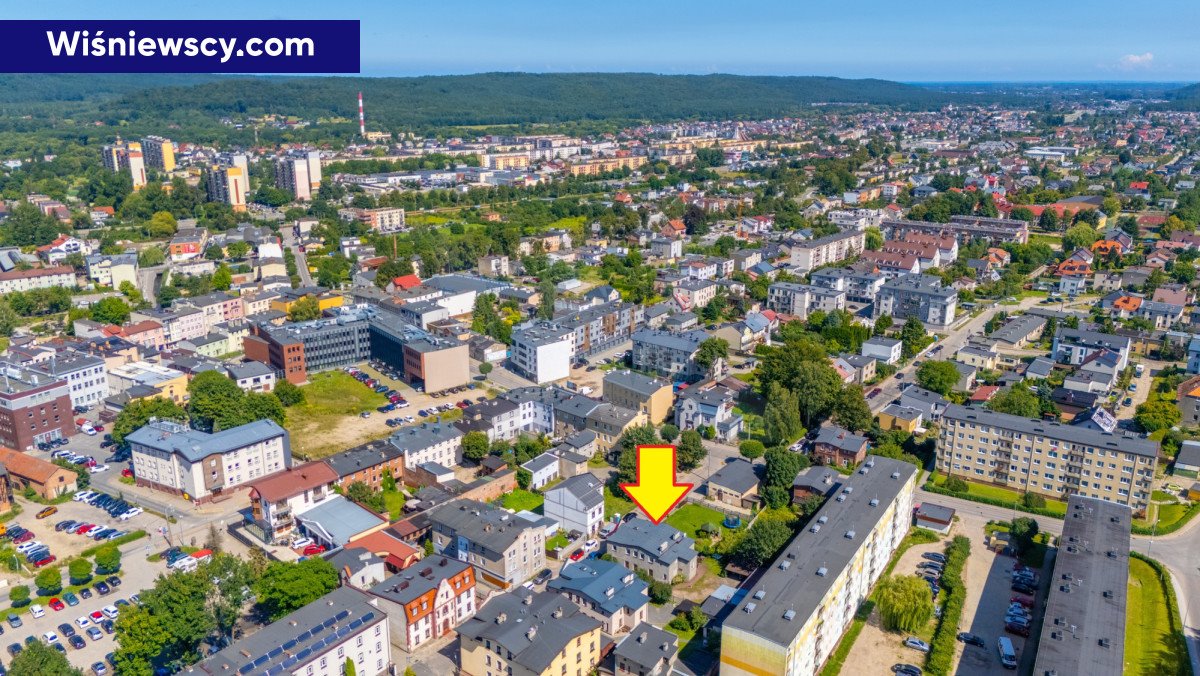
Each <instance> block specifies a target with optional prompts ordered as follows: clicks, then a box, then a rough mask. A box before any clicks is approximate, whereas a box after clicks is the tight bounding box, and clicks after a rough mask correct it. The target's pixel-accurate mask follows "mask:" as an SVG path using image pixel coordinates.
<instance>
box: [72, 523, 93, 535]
mask: <svg viewBox="0 0 1200 676" xmlns="http://www.w3.org/2000/svg"><path fill="white" fill-rule="evenodd" d="M95 527H96V524H94V523H85V524H83V525H82V526H80V527H79V528H76V529H75V534H76V535H83V534H84V533H86V532H88V531H89V530H91V529H92V528H95Z"/></svg>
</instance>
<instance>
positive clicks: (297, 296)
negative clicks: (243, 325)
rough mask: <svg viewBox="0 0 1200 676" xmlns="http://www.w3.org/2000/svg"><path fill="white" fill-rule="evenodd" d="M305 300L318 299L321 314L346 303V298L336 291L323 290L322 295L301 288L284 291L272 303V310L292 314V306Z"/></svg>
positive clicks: (310, 289)
mask: <svg viewBox="0 0 1200 676" xmlns="http://www.w3.org/2000/svg"><path fill="white" fill-rule="evenodd" d="M305 298H316V299H317V307H318V308H319V309H320V310H321V312H324V311H326V310H329V309H332V308H338V307H341V306H342V305H344V304H345V302H346V298H345V297H344V296H342V294H340V293H338V292H336V291H325V290H322V291H321V293H315V292H314V290H313V289H312V288H309V289H303V288H301V289H292V290H288V291H284V292H283V294H282V295H280V296H279V298H276V299H274V300H272V301H271V309H272V310H276V311H278V312H290V311H291V309H292V306H293V305H295V304H296V303H297V301H300V300H303V299H305Z"/></svg>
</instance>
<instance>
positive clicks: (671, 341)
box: [632, 329, 709, 381]
mask: <svg viewBox="0 0 1200 676" xmlns="http://www.w3.org/2000/svg"><path fill="white" fill-rule="evenodd" d="M708 338H709V336H708V334H707V333H706V332H704V331H702V330H700V329H693V330H691V331H686V332H683V333H671V332H670V331H658V330H655V329H638V330H637V331H636V332H634V334H633V355H632V363H633V367H634V368H636V369H638V370H639V371H651V372H653V373H657V374H658V375H660V376H664V377H668V378H673V379H678V380H685V381H695V380H699V379H700V378H703V377H704V369H703V368H702V367H701V366H700V365H699V364H697V363H696V360H695V356H696V352H697V351H698V350H699V349H700V343H703V342H704V341H706V340H708Z"/></svg>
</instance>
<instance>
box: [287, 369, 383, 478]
mask: <svg viewBox="0 0 1200 676" xmlns="http://www.w3.org/2000/svg"><path fill="white" fill-rule="evenodd" d="M301 389H302V390H303V391H304V399H305V402H304V403H303V404H297V405H296V406H292V407H291V408H289V409H287V420H286V421H285V424H284V426H285V427H287V430H288V432H290V433H291V437H292V446H293V447H294V448H295V449H296V450H297V451H299V452H300V453H301V454H303V455H304V456H305V457H309V458H313V457H322V456H323V455H329V454H330V453H334V452H337V451H339V450H343V449H344V448H345V445H344V440H343V439H342V438H341V437H342V435H341V434H339V433H338V432H339V428H340V427H344V426H345V425H346V424H347V422H348V421H357V420H358V418H357V417H356V416H358V414H359V413H362V412H363V411H374V410H375V408H377V407H379V406H382V405H383V404H385V403H387V398H386V397H384V396H383V395H382V394H378V393H376V392H374V391H373V390H371V389H369V388H367V387H366V386H365V385H363V384H362V383H360V382H358V381H357V380H355V379H354V378H351V377H350V376H349V375H348V374H346V373H344V372H342V371H326V372H324V373H316V374H313V375H311V376H309V382H308V384H307V385H304V386H302V387H301Z"/></svg>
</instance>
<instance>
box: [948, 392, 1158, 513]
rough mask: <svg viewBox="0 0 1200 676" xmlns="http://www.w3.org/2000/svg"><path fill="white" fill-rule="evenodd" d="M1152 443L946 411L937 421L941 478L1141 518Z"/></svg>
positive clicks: (961, 409) (975, 411)
mask: <svg viewBox="0 0 1200 676" xmlns="http://www.w3.org/2000/svg"><path fill="white" fill-rule="evenodd" d="M1157 459H1158V443H1157V442H1154V441H1151V440H1149V439H1146V438H1143V437H1140V436H1137V435H1133V434H1125V433H1120V434H1118V433H1113V434H1109V433H1107V432H1103V431H1100V430H1091V429H1087V428H1085V427H1082V426H1078V425H1064V424H1062V423H1057V422H1048V421H1044V420H1033V419H1030V418H1023V417H1021V416H1016V415H1008V414H1007V413H994V412H992V411H987V410H984V409H981V408H967V407H965V406H958V405H956V404H951V405H949V406H947V407H946V411H945V413H943V414H942V422H941V434H940V435H939V436H938V444H937V468H938V470H939V471H941V473H942V474H944V475H946V476H954V477H958V478H961V479H972V480H974V481H980V482H986V483H993V484H999V485H1001V486H1004V487H1005V488H1008V489H1011V490H1014V491H1018V492H1022V493H1025V492H1030V493H1038V494H1040V495H1044V496H1046V497H1050V498H1056V499H1061V500H1066V499H1067V498H1068V497H1069V496H1071V495H1082V496H1085V497H1090V498H1100V499H1102V500H1108V501H1110V502H1117V503H1120V504H1123V505H1128V506H1129V508H1130V509H1132V510H1133V511H1134V512H1141V511H1143V510H1145V508H1146V505H1147V504H1148V503H1149V501H1150V490H1151V488H1150V484H1151V482H1152V481H1153V479H1154V467H1155V463H1156V462H1157Z"/></svg>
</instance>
